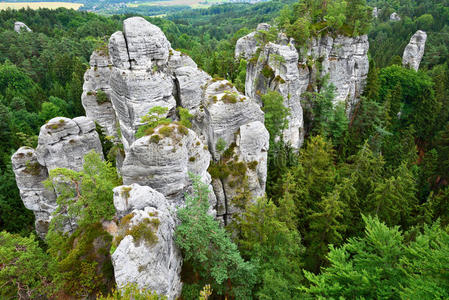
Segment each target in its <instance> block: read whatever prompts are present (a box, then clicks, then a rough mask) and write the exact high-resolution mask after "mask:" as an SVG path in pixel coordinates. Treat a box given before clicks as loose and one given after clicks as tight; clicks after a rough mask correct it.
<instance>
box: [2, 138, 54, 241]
mask: <svg viewBox="0 0 449 300" xmlns="http://www.w3.org/2000/svg"><path fill="white" fill-rule="evenodd" d="M11 161H12V167H13V170H14V174H15V176H16V183H17V187H18V188H19V190H20V197H21V198H22V201H23V204H24V205H25V207H26V208H27V209H29V210H32V211H33V213H34V216H35V217H36V221H35V227H36V232H37V233H38V235H39V236H40V237H41V238H43V237H44V236H45V234H46V233H47V231H48V226H49V223H50V219H51V214H52V213H53V212H54V211H55V210H56V207H57V205H56V195H55V193H54V191H51V190H48V189H47V188H45V187H44V185H43V183H42V182H43V181H45V180H46V179H47V178H48V171H47V168H45V167H44V166H42V165H40V164H39V163H38V161H37V157H36V152H35V150H34V149H33V148H30V147H21V148H20V149H19V150H17V151H16V153H14V155H13V156H12V158H11Z"/></svg>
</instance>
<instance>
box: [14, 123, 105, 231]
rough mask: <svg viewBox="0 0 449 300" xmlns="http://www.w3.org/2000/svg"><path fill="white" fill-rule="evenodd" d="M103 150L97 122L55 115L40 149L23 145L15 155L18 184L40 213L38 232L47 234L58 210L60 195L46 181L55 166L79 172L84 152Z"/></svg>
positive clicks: (28, 205) (25, 199) (46, 127)
mask: <svg viewBox="0 0 449 300" xmlns="http://www.w3.org/2000/svg"><path fill="white" fill-rule="evenodd" d="M91 150H94V151H96V152H97V153H100V154H101V153H102V148H101V143H100V140H99V137H98V134H97V132H96V131H95V124H94V122H93V121H92V120H90V119H88V118H86V117H78V118H74V119H68V118H61V117H59V118H53V119H51V120H50V121H48V123H47V124H45V125H44V126H42V127H41V131H40V134H39V139H38V147H37V149H36V150H35V149H32V148H29V147H22V148H20V149H19V150H17V151H16V153H14V155H13V156H12V157H11V161H12V166H13V170H14V174H15V176H16V183H17V187H18V188H19V190H20V197H21V198H22V201H23V203H24V205H25V207H26V208H28V209H30V210H32V211H33V212H34V215H35V216H36V224H35V225H36V232H37V233H38V234H39V236H41V237H44V236H45V234H46V233H47V231H48V225H49V224H50V220H51V214H52V213H53V212H54V211H55V210H56V208H57V204H56V195H55V192H54V191H53V190H49V189H47V188H45V187H44V185H43V181H45V180H46V179H48V174H49V172H50V171H51V170H53V169H55V168H68V169H71V170H75V171H79V170H81V168H82V166H83V159H84V155H86V154H87V153H88V152H89V151H91Z"/></svg>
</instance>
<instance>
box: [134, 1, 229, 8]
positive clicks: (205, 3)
mask: <svg viewBox="0 0 449 300" xmlns="http://www.w3.org/2000/svg"><path fill="white" fill-rule="evenodd" d="M223 2H225V0H166V1H151V2H141V3H133V4H128V6H129V7H138V6H142V5H147V6H179V5H186V6H190V7H192V8H204V7H209V6H211V5H213V4H217V3H223Z"/></svg>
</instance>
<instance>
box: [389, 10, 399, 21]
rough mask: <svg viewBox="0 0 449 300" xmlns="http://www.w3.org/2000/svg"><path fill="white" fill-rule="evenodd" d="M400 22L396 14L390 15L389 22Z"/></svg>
mask: <svg viewBox="0 0 449 300" xmlns="http://www.w3.org/2000/svg"><path fill="white" fill-rule="evenodd" d="M400 20H401V17H400V16H399V15H398V13H397V12H394V13H392V14H391V15H390V21H392V22H398V21H400Z"/></svg>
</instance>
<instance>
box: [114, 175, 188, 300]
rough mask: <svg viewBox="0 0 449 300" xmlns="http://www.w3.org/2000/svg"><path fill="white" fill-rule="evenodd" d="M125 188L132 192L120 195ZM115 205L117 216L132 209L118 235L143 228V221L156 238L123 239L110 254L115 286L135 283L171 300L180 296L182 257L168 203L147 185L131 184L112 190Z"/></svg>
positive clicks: (122, 223) (121, 223)
mask: <svg viewBox="0 0 449 300" xmlns="http://www.w3.org/2000/svg"><path fill="white" fill-rule="evenodd" d="M124 188H125V189H128V188H131V190H129V193H128V194H125V193H122V192H121V191H122V190H123V189H124ZM114 205H115V207H116V209H117V211H118V212H119V214H124V213H126V212H128V211H129V210H131V209H132V212H131V215H130V217H131V219H129V220H128V221H126V222H120V225H119V228H118V230H117V235H120V234H123V233H126V231H127V230H128V229H132V228H133V227H135V226H139V225H140V226H142V225H143V224H142V222H144V221H145V219H146V220H147V224H145V225H144V226H151V228H152V230H153V232H154V234H155V236H156V237H157V240H156V241H146V240H134V237H133V236H132V235H125V236H124V237H123V239H122V240H121V241H120V243H119V245H118V246H117V248H116V249H115V251H114V253H113V254H112V255H111V259H112V264H113V266H114V277H115V281H116V283H117V286H118V287H119V288H120V287H123V286H125V285H126V284H128V283H135V284H137V286H138V287H139V288H143V289H150V290H153V291H155V292H156V293H158V294H159V295H165V296H167V297H168V299H170V300H171V299H176V298H177V297H179V296H180V294H181V290H182V283H181V274H180V273H181V265H182V257H181V253H180V251H179V249H178V248H177V247H176V244H175V242H174V230H175V226H176V222H175V217H174V216H173V215H172V213H171V212H170V209H169V205H168V203H167V200H166V199H165V198H164V196H163V195H162V194H160V193H158V192H157V191H155V190H153V189H151V188H150V187H148V186H140V185H138V184H133V185H131V186H119V187H117V188H115V189H114ZM148 221H149V222H148ZM151 224H153V225H151ZM154 224H158V225H154Z"/></svg>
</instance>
